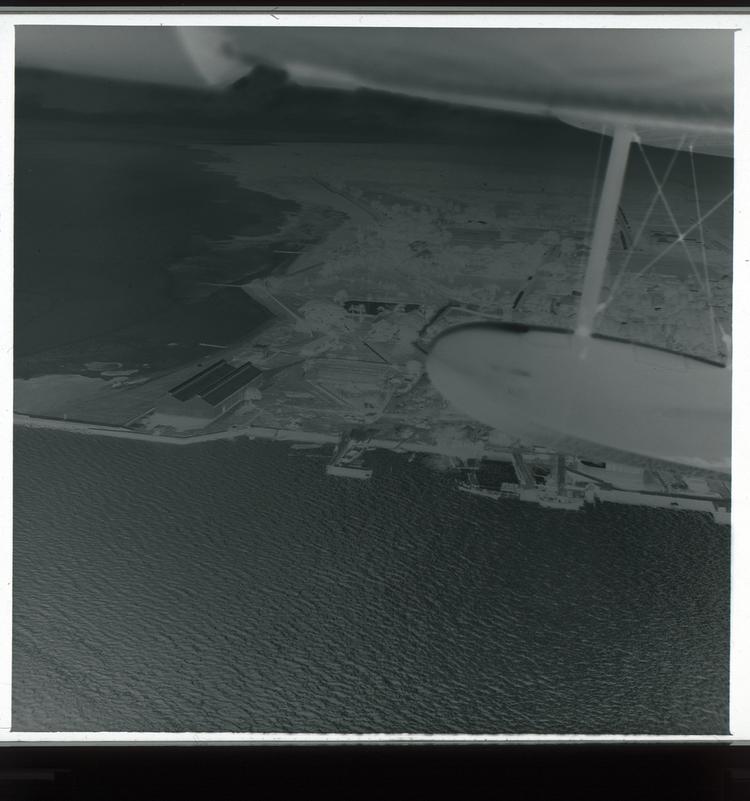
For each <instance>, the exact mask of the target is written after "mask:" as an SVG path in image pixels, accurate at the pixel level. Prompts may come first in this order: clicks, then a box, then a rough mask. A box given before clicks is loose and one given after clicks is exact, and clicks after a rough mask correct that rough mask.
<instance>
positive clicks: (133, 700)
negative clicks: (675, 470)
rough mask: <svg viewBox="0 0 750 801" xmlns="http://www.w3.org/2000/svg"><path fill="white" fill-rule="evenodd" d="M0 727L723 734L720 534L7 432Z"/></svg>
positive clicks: (261, 464) (381, 471) (724, 556)
mask: <svg viewBox="0 0 750 801" xmlns="http://www.w3.org/2000/svg"><path fill="white" fill-rule="evenodd" d="M15 436H16V441H15V465H14V471H15V491H14V504H15V507H14V513H15V538H14V581H15V587H14V592H15V609H14V643H13V648H14V650H13V728H14V729H16V730H61V731H65V730H68V731H76V730H79V731H80V730H85V731H97V730H110V731H111V730H116V731H122V730H129V731H148V730H151V731H160V730H164V731H183V730H185V731H245V732H250V731H253V732H416V733H419V732H427V733H451V732H463V733H514V732H542V733H551V732H559V733H571V732H576V733H612V732H616V733H681V734H696V733H701V734H708V733H726V731H727V705H728V636H729V634H728V620H729V533H728V529H727V528H721V527H717V526H715V525H714V524H713V523H712V522H710V520H709V519H708V518H707V517H703V516H701V515H698V514H693V513H674V512H664V511H660V510H649V509H641V508H635V507H622V506H615V505H602V506H600V507H599V508H597V509H594V510H590V511H587V512H585V513H578V514H577V513H566V512H559V511H552V510H543V509H540V508H538V507H536V506H533V505H526V504H522V503H521V502H517V501H507V502H504V501H498V502H491V501H488V500H485V499H482V498H474V497H471V496H467V495H465V494H463V493H461V492H458V491H456V490H455V489H454V488H453V483H454V480H455V479H454V477H453V476H451V475H450V474H447V473H441V472H437V471H435V470H433V469H430V468H428V467H427V466H425V465H422V464H420V463H419V461H418V460H417V461H414V462H412V463H407V462H406V459H405V457H403V456H398V455H394V454H390V453H381V454H376V455H375V459H374V467H375V475H374V477H373V479H372V480H371V481H370V482H357V481H347V480H345V479H335V478H331V477H327V476H326V475H325V473H324V469H323V467H324V461H323V459H322V458H315V457H314V456H311V455H310V452H303V451H293V450H291V448H290V447H289V446H288V445H285V444H281V443H278V444H276V443H260V442H249V441H236V442H218V443H211V444H204V445H197V446H194V447H188V448H177V447H170V446H168V445H161V444H151V443H137V442H125V441H121V440H112V439H97V438H95V437H86V436H80V435H75V434H66V433H61V432H50V431H30V430H24V429H16V431H15Z"/></svg>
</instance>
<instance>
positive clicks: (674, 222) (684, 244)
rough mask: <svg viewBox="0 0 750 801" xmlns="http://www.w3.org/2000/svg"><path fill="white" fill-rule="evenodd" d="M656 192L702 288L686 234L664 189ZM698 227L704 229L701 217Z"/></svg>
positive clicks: (650, 171)
mask: <svg viewBox="0 0 750 801" xmlns="http://www.w3.org/2000/svg"><path fill="white" fill-rule="evenodd" d="M638 147H639V148H640V149H641V154H642V155H643V160H644V162H645V163H646V167H648V171H649V173H650V174H651V177H652V178H653V180H654V183H657V181H656V175H655V174H654V170H653V168H652V167H651V162H650V161H649V160H648V156H646V153H645V151H644V150H643V146H642V145H641V143H640V142H639V143H638ZM656 191H657V192H658V193H659V196H660V197H661V200H662V203H663V204H664V208H665V209H666V212H667V215H668V216H669V220H670V222H671V223H672V227H673V228H674V230H675V231H676V233H677V240H676V241H677V242H679V243H680V244H681V245H682V249H683V250H684V251H685V257H686V258H687V260H688V264H689V265H690V269H691V270H692V271H693V276H694V277H695V280H696V281H697V282H698V286H700V285H701V283H702V281H703V279H702V278H701V275H700V273H699V272H698V268H697V267H696V266H695V262H694V261H693V257H692V255H691V253H690V248H689V247H688V246H687V242H686V241H685V234H684V233H683V232H682V231H681V230H680V226H679V224H678V222H677V220H676V219H675V216H674V214H673V212H672V207H671V206H670V205H669V202H668V201H667V198H666V195H665V194H664V192H663V191H662V189H661V188H657V190H656ZM698 225H699V227H700V228H702V227H703V223H702V221H701V220H700V215H699V218H698Z"/></svg>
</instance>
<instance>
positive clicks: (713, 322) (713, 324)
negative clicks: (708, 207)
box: [690, 146, 726, 353]
mask: <svg viewBox="0 0 750 801" xmlns="http://www.w3.org/2000/svg"><path fill="white" fill-rule="evenodd" d="M690 170H691V172H692V174H693V190H694V192H695V212H696V216H697V218H698V223H699V225H698V232H699V236H700V243H701V258H702V260H703V276H704V278H705V280H706V297H707V299H708V314H709V317H710V318H711V338H712V340H713V344H714V350H715V351H716V352H717V353H719V345H718V343H717V341H716V316H715V314H714V303H713V297H712V296H711V282H710V280H709V277H708V259H707V258H706V240H705V238H704V235H703V222H702V221H701V203H700V198H699V196H698V177H697V175H696V172H695V159H694V158H693V148H692V146H691V147H690ZM719 328H720V329H721V333H722V335H723V336H726V335H725V332H724V329H723V328H722V327H721V323H719Z"/></svg>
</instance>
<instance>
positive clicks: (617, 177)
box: [576, 128, 634, 337]
mask: <svg viewBox="0 0 750 801" xmlns="http://www.w3.org/2000/svg"><path fill="white" fill-rule="evenodd" d="M633 138H634V134H633V132H632V131H630V130H628V129H626V128H618V129H617V130H616V131H615V134H614V138H613V140H612V148H611V150H610V151H609V161H608V163H607V173H606V175H605V176H604V186H603V187H602V194H601V197H600V198H599V208H598V209H597V212H596V221H595V222H594V235H593V237H592V239H591V249H590V250H589V258H588V263H587V264H586V275H585V276H584V279H583V292H582V295H581V304H580V306H579V307H578V320H577V321H576V334H577V335H578V336H580V337H588V336H590V335H591V332H592V330H593V328H594V319H595V317H596V315H597V314H598V312H599V298H600V297H601V293H602V286H603V284H604V275H605V272H606V270H607V257H608V256H609V247H610V243H611V241H612V234H613V232H614V229H615V218H616V216H617V208H618V206H619V204H620V196H621V194H622V185H623V183H624V181H625V169H626V168H627V166H628V154H629V152H630V143H631V142H632V141H633Z"/></svg>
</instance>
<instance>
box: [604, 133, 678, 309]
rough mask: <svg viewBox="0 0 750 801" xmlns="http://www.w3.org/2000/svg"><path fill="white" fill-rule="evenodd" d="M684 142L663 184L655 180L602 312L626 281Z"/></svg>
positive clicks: (670, 164) (666, 172)
mask: <svg viewBox="0 0 750 801" xmlns="http://www.w3.org/2000/svg"><path fill="white" fill-rule="evenodd" d="M636 141H638V143H639V144H640V140H639V139H638V138H637V137H636ZM684 142H685V137H684V136H683V137H682V139H681V140H680V144H679V146H678V148H677V149H676V150H675V151H674V153H673V155H672V158H671V159H670V161H669V164H668V165H667V169H666V170H665V172H664V177H663V178H662V179H661V182H659V181H656V179H654V180H655V181H656V186H657V191H656V193H655V194H654V196H653V198H652V199H651V203H649V206H648V208H647V209H646V214H645V215H644V217H643V220H642V221H641V224H640V226H639V228H638V231H637V233H636V235H635V237H634V239H633V241H632V243H631V245H630V249H629V250H628V255H627V256H626V257H625V261H624V262H623V264H622V266H621V267H620V270H619V271H618V273H617V276H616V277H615V280H614V282H613V284H612V288H611V289H610V292H609V297H608V298H607V300H606V301H605V302H604V303H602V304H601V306H600V309H599V311H600V312H603V311H605V310H606V309H607V308H608V307H609V305H610V304H611V303H612V301H613V300H614V299H615V295H616V294H617V291H618V290H619V288H620V285H621V284H622V282H623V280H624V279H625V276H626V275H627V271H628V266H629V265H630V262H631V260H632V258H633V255H634V253H635V252H636V247H637V246H638V243H639V242H640V241H641V237H642V236H643V232H644V231H645V230H646V226H647V225H648V221H649V220H650V219H651V214H652V212H653V210H654V207H655V206H656V203H657V201H658V200H659V189H660V188H661V187H663V186H664V185H665V184H666V182H667V180H668V179H669V176H670V174H671V172H672V168H673V167H674V165H675V162H676V161H677V156H678V155H679V152H680V148H682V145H683V144H684Z"/></svg>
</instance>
